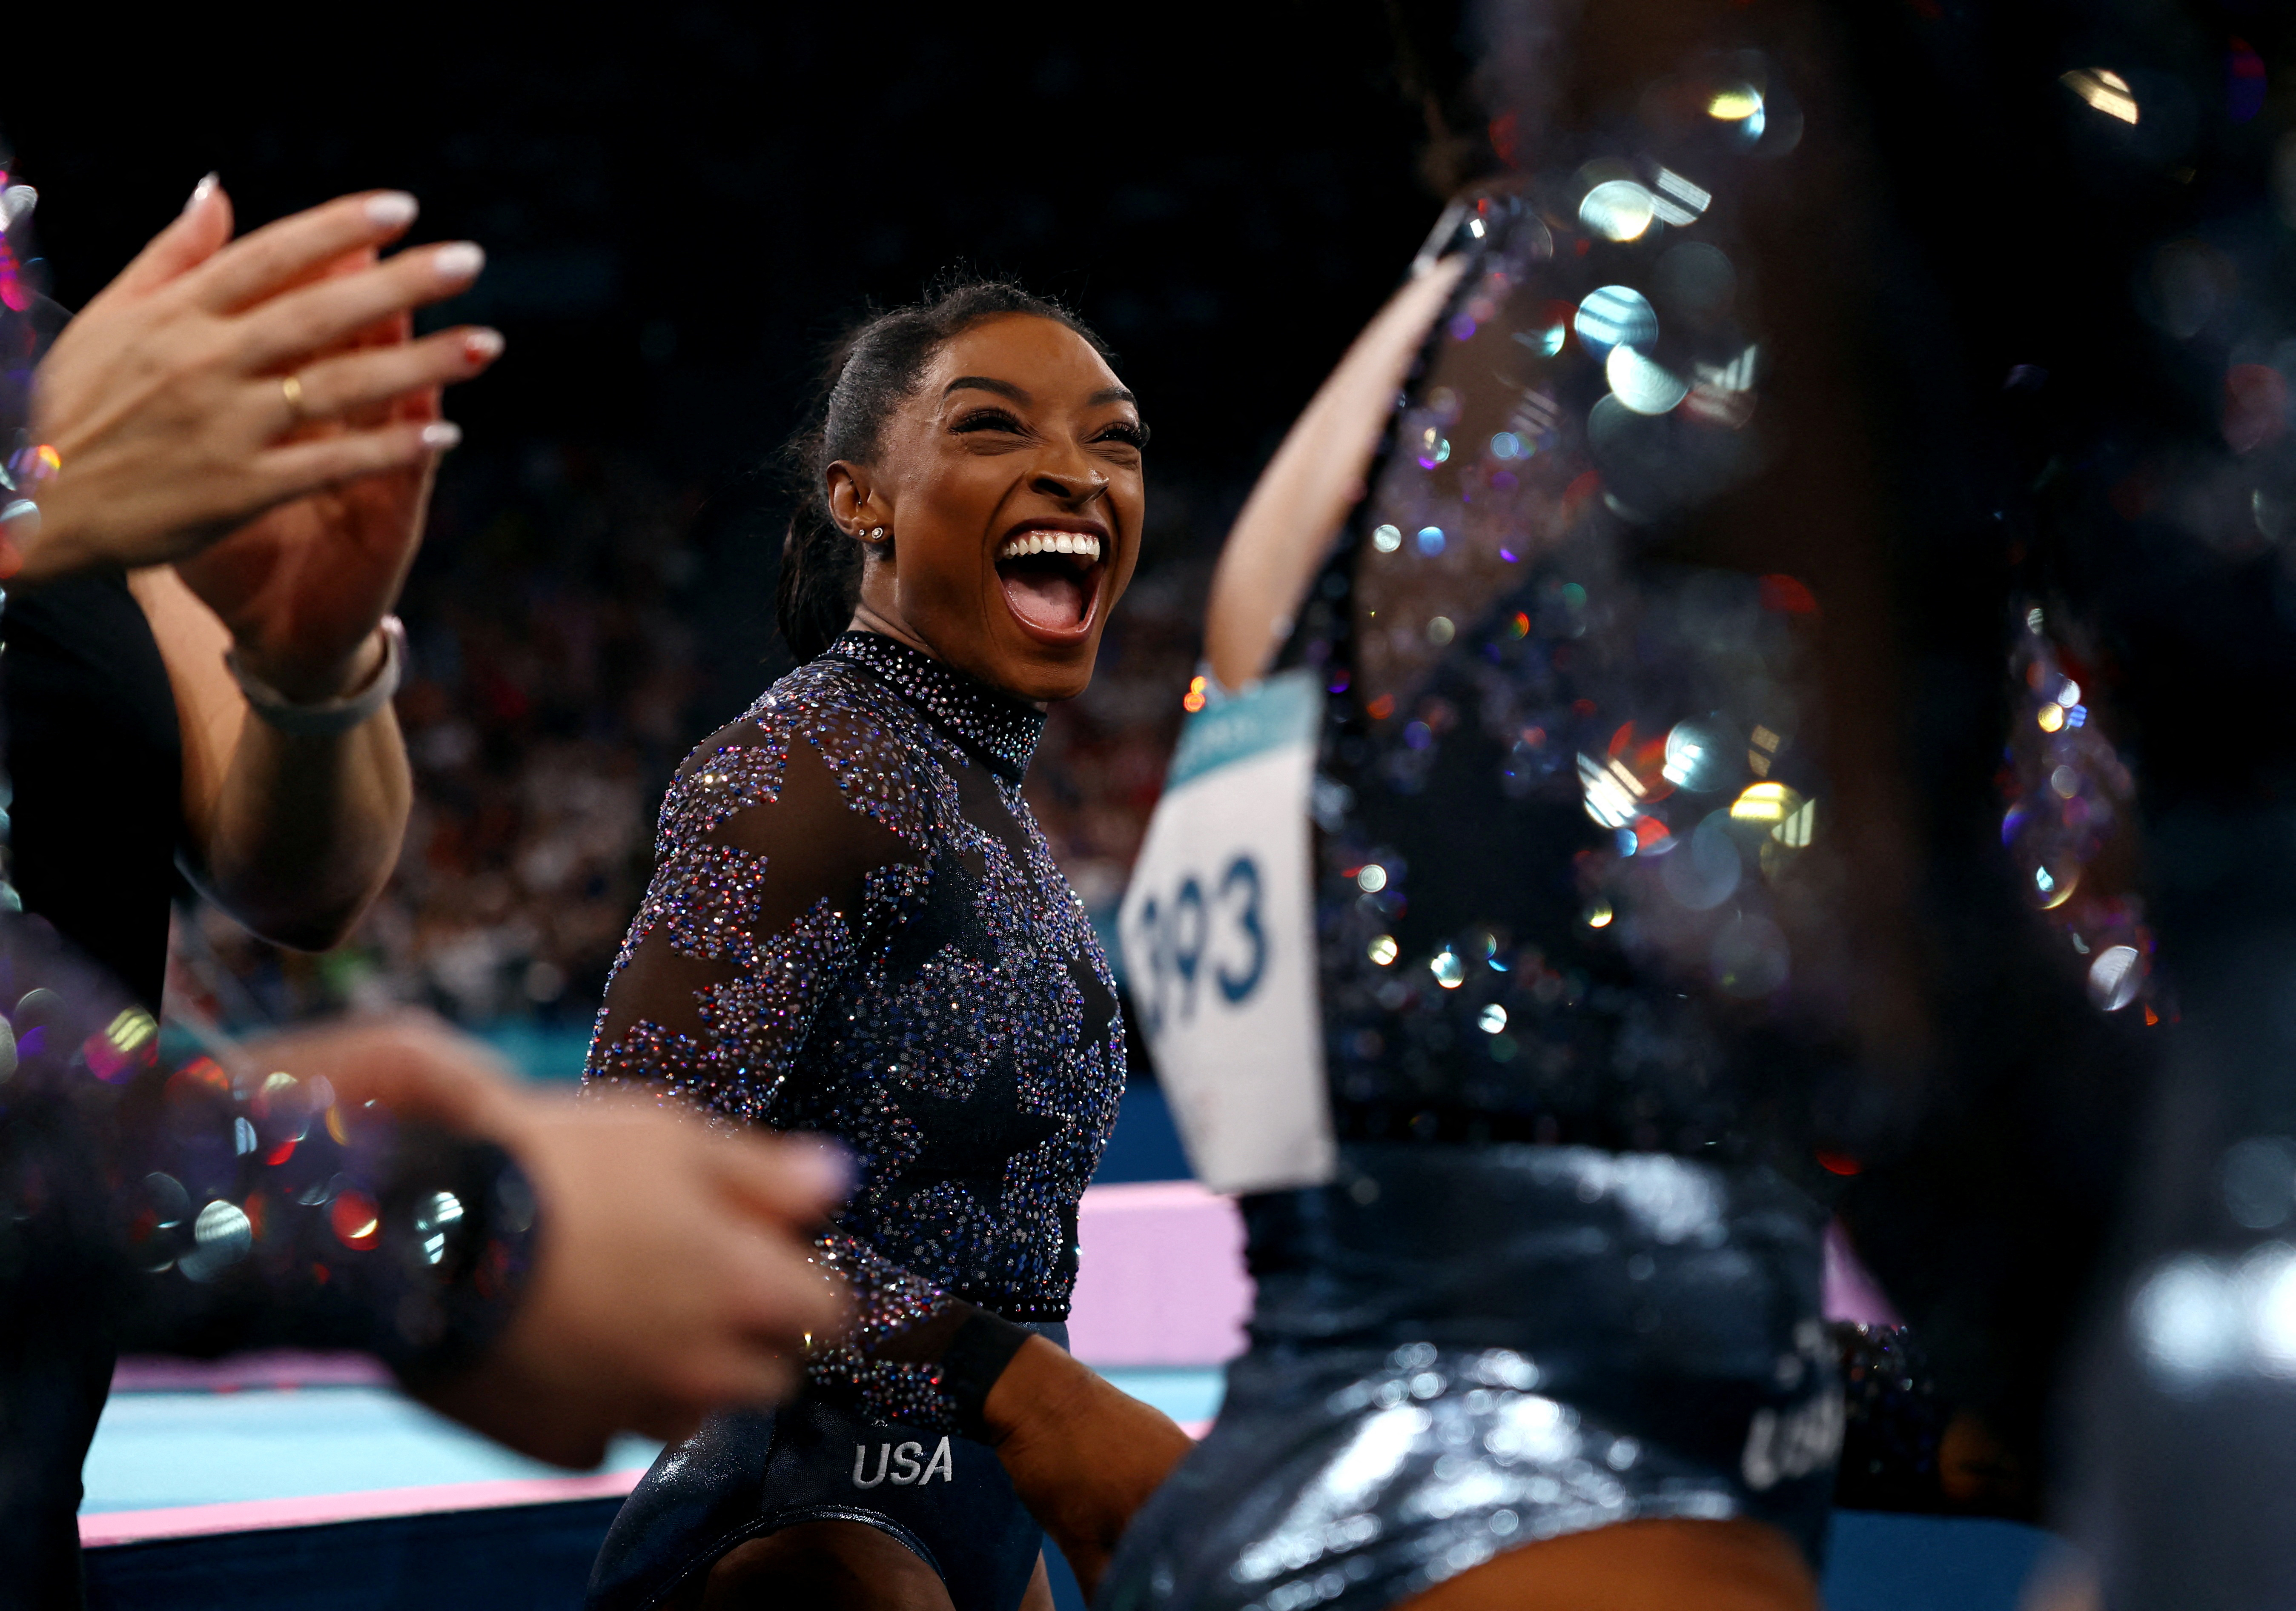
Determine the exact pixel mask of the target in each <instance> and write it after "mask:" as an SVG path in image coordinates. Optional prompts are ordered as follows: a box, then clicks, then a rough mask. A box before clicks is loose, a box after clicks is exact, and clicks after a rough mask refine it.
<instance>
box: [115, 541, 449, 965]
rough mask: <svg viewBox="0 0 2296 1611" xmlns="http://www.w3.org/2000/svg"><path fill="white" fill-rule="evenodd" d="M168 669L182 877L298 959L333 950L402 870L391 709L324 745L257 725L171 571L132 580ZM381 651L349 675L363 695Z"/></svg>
mask: <svg viewBox="0 0 2296 1611" xmlns="http://www.w3.org/2000/svg"><path fill="white" fill-rule="evenodd" d="M129 585H130V586H131V587H132V588H133V590H134V592H135V597H136V601H137V602H138V603H140V604H141V605H142V606H143V613H144V616H145V617H146V618H147V619H148V620H149V621H150V622H151V624H152V634H153V636H154V637H155V638H156V639H157V640H158V642H159V644H160V654H161V656H162V658H164V659H165V660H166V661H167V666H168V682H169V683H170V685H171V686H172V687H173V689H174V691H175V696H176V715H177V717H178V720H179V722H180V724H181V726H182V730H183V736H184V854H185V858H186V861H187V862H188V863H189V867H188V871H190V872H191V874H192V876H193V879H195V880H196V881H197V882H198V883H199V884H200V885H201V887H202V888H203V889H204V890H205V891H206V892H207V893H208V894H209V895H210V896H211V897H212V898H213V899H214V900H215V902H216V903H217V904H218V905H220V906H222V907H223V908H224V909H225V911H227V912H230V913H231V914H232V915H233V916H234V917H235V918H237V919H238V920H240V921H241V922H242V923H245V924H246V925H247V926H248V927H249V928H252V929H253V930H255V931H256V932H257V933H258V934H260V935H261V936H264V937H265V938H266V939H268V940H272V941H275V942H276V943H277V944H279V945H291V946H295V947H297V948H299V949H301V950H307V951H320V950H324V949H325V948H326V947H328V946H330V945H335V944H337V943H339V942H340V940H341V939H342V938H343V936H346V935H347V934H348V933H349V932H350V929H351V927H352V925H353V924H355V923H356V922H357V920H358V919H359V917H360V915H361V914H362V913H363V912H365V910H366V908H367V906H368V904H370V903H371V902H373V899H374V897H375V896H376V895H378V894H380V893H381V889H382V887H383V885H384V883H385V882H387V881H388V880H389V877H390V872H391V869H392V868H393V867H394V866H396V865H397V863H398V848H399V844H400V841H401V840H402V838H404V837H405V834H406V817H407V812H408V809H409V806H410V805H411V804H412V801H413V797H414V786H413V780H412V778H411V777H410V775H409V773H408V769H407V765H406V744H405V742H404V740H402V739H401V738H400V735H399V731H398V718H397V716H394V715H393V714H392V712H391V710H390V707H389V706H388V705H386V706H385V707H383V708H382V709H381V710H380V711H378V712H377V713H376V714H375V716H374V717H373V719H372V720H370V721H367V722H365V723H363V724H360V725H359V726H357V727H356V728H353V729H352V730H351V731H350V732H345V733H340V734H336V735H332V736H329V737H324V738H311V737H301V736H297V735H293V734H290V733H285V732H280V731H279V730H278V729H277V728H275V727H273V726H271V725H269V724H266V723H265V722H263V721H261V720H260V719H258V717H257V716H255V715H254V714H253V713H252V712H251V711H250V709H249V708H248V704H247V699H246V698H245V696H244V695H242V693H241V692H240V690H239V686H238V684H237V683H234V681H233V680H232V677H231V674H230V672H229V671H228V670H226V669H225V666H224V660H223V657H224V651H225V650H226V649H227V648H229V647H230V642H231V640H230V635H229V634H227V633H226V632H225V630H224V627H223V624H222V622H220V621H219V620H217V618H216V617H215V615H214V613H213V612H212V611H210V610H209V609H207V607H206V606H205V605H203V604H201V602H200V601H198V600H197V599H195V598H193V596H192V594H191V592H190V590H189V589H188V588H186V587H185V586H184V585H183V583H182V582H181V580H179V579H178V578H177V577H176V575H175V573H174V572H172V571H168V570H149V571H139V572H137V573H136V574H135V576H134V577H131V578H130V584H129ZM380 656H381V648H380V644H379V642H377V643H373V644H370V645H368V646H367V647H366V648H365V650H363V651H362V652H361V654H360V655H359V656H358V657H357V658H356V659H355V660H354V661H353V663H352V665H351V666H349V667H348V668H347V671H346V675H345V682H346V683H347V685H348V686H349V687H352V688H357V687H361V686H364V685H365V683H367V682H368V681H370V680H371V679H372V678H373V675H374V674H375V672H376V671H377V669H378V668H379V666H380Z"/></svg>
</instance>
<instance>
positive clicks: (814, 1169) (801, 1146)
mask: <svg viewBox="0 0 2296 1611" xmlns="http://www.w3.org/2000/svg"><path fill="white" fill-rule="evenodd" d="M789 1141H790V1143H791V1145H790V1164H791V1167H792V1168H794V1169H796V1170H798V1171H799V1173H801V1174H803V1175H805V1176H808V1177H809V1178H808V1180H807V1182H806V1183H807V1184H808V1186H809V1187H811V1189H812V1190H813V1193H814V1195H815V1196H816V1197H823V1198H835V1199H836V1200H837V1201H839V1202H842V1201H844V1200H845V1198H847V1197H849V1196H850V1195H851V1194H852V1190H853V1180H854V1173H853V1155H852V1154H851V1153H849V1152H848V1151H846V1150H845V1149H844V1148H842V1147H840V1146H839V1145H838V1144H837V1143H836V1142H835V1141H831V1140H829V1139H828V1138H827V1137H825V1136H818V1135H792V1136H791V1137H790V1138H789Z"/></svg>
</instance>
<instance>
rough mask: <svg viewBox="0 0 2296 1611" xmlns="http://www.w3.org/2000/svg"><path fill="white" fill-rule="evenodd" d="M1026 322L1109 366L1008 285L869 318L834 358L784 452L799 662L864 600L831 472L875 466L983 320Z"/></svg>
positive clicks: (931, 298) (941, 295)
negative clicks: (946, 357)
mask: <svg viewBox="0 0 2296 1611" xmlns="http://www.w3.org/2000/svg"><path fill="white" fill-rule="evenodd" d="M1008 314H1027V315H1033V316H1035V317H1037V318H1039V319H1050V320H1052V321H1054V323H1058V324H1062V325H1065V326H1067V327H1068V328H1069V329H1070V330H1072V331H1075V332H1076V333H1077V334H1078V335H1079V336H1081V337H1083V338H1084V339H1086V340H1087V341H1088V342H1090V343H1091V344H1092V348H1093V350H1094V351H1095V352H1097V353H1098V354H1100V356H1102V357H1103V358H1111V357H1112V356H1113V355H1112V354H1111V353H1110V351H1109V349H1108V347H1107V344H1106V343H1104V342H1103V341H1102V340H1101V339H1100V338H1099V337H1098V336H1096V335H1095V334H1094V333H1093V332H1092V331H1091V330H1089V329H1088V328H1087V326H1086V325H1085V323H1084V322H1083V321H1082V320H1080V319H1078V317H1077V316H1076V315H1074V314H1072V313H1070V311H1069V310H1068V309H1067V308H1065V307H1062V306H1061V305H1060V304H1059V303H1057V302H1054V301H1052V300H1050V299H1049V298H1044V297H1038V296H1034V295H1031V294H1030V293H1029V292H1028V291H1027V290H1022V289H1021V287H1020V286H1019V285H1018V284H1016V283H1014V282H1012V281H1010V280H990V279H980V278H964V279H952V280H947V281H944V282H941V283H940V284H939V285H938V286H936V287H935V288H934V289H932V290H930V291H929V292H928V293H927V294H926V296H925V297H924V298H923V299H922V301H918V302H914V303H911V304H910V305H908V306H907V307H895V308H889V309H887V310H885V311H883V312H881V313H876V314H873V315H870V316H869V317H867V318H866V319H864V320H863V321H862V322H861V323H859V324H857V326H855V327H854V328H853V329H852V330H850V331H847V332H846V334H845V336H844V338H843V339H841V340H840V341H839V342H838V343H837V345H836V346H835V347H834V348H832V350H831V353H830V357H829V362H828V364H826V366H825V367H824V371H823V373H822V377H821V384H820V388H819V390H818V392H817V394H816V397H815V399H814V403H813V406H812V408H811V409H810V410H809V411H808V419H807V422H806V424H805V426H804V427H803V429H800V430H799V432H798V434H797V435H796V436H795V437H793V438H791V440H790V443H789V446H787V447H786V448H785V449H784V450H783V458H784V462H785V464H786V467H787V470H788V473H789V477H790V480H791V484H792V486H791V490H792V491H793V492H795V494H796V495H797V500H798V502H797V507H796V510H795V511H794V512H792V513H791V516H790V523H789V531H788V533H787V535H786V536H783V539H782V568H781V579H780V581H779V582H778V583H777V584H776V585H775V589H774V618H775V624H776V625H778V626H780V628H781V634H782V638H783V641H784V642H787V643H788V645H789V647H790V651H791V653H792V654H794V655H795V656H796V657H797V658H798V659H799V661H800V662H803V661H806V660H810V659H813V658H816V656H818V655H820V654H821V653H822V652H823V651H824V650H826V649H828V647H829V646H830V645H831V644H832V643H833V642H836V641H837V635H838V634H840V633H841V632H843V631H844V630H845V628H846V626H847V625H848V624H849V622H850V621H851V620H852V619H853V610H854V607H855V606H856V605H857V603H858V602H859V601H860V597H861V544H859V543H857V542H856V541H855V540H854V539H853V538H852V537H851V536H848V535H847V534H846V532H845V531H844V530H843V528H841V527H840V526H839V525H838V524H837V522H836V520H835V519H833V518H832V516H831V514H830V511H829V491H828V470H829V467H830V466H831V465H832V464H834V463H836V462H838V461H839V460H840V459H842V460H846V461H848V462H852V463H857V464H866V463H868V462H870V461H871V460H873V458H875V456H876V454H877V449H878V446H879V438H881V436H882V435H883V432H884V426H885V421H887V420H889V419H890V418H891V417H892V416H893V413H894V412H895V411H896V410H898V408H899V407H900V406H901V405H902V404H904V403H906V401H908V399H909V397H910V396H911V395H912V394H913V393H914V391H915V390H916V388H917V383H918V381H919V380H921V379H922V377H923V374H924V372H925V368H926V366H927V365H928V364H931V362H932V361H933V358H934V356H936V355H937V354H939V351H940V349H941V348H943V347H944V346H946V345H947V343H948V342H950V341H951V340H953V339H955V338H956V337H958V336H960V335H962V334H964V332H965V331H968V330H970V329H972V327H973V326H974V325H976V324H979V323H982V322H983V321H984V320H988V319H995V318H1001V317H1003V316H1005V315H1008Z"/></svg>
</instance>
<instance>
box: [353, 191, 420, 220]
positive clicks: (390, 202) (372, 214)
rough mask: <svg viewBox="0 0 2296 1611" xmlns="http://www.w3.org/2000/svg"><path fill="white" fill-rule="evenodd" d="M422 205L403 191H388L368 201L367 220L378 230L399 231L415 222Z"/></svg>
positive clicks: (370, 197)
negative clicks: (399, 227)
mask: <svg viewBox="0 0 2296 1611" xmlns="http://www.w3.org/2000/svg"><path fill="white" fill-rule="evenodd" d="M420 210H421V205H420V204H419V203H418V202H417V201H416V200H414V197H412V196H410V195H408V194H407V193H406V192H405V191H403V190H387V191H384V192H382V193H381V195H376V196H369V197H368V198H367V199H366V220H367V222H368V223H370V224H372V225H374V226H375V227H376V228H377V229H397V228H398V226H399V225H403V224H412V223H414V215H415V214H416V213H417V212H418V211H420Z"/></svg>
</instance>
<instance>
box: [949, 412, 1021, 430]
mask: <svg viewBox="0 0 2296 1611" xmlns="http://www.w3.org/2000/svg"><path fill="white" fill-rule="evenodd" d="M948 429H949V430H950V431H951V433H953V434H955V435H958V436H963V435H965V434H967V433H970V432H972V431H976V430H1004V431H1010V432H1012V433H1013V435H1014V436H1019V435H1021V434H1022V428H1021V421H1019V420H1018V419H1017V418H1015V417H1014V416H1013V414H1012V413H1009V412H1007V411H1006V410H1005V409H1002V408H976V409H974V410H973V411H972V413H968V414H965V415H964V416H962V417H961V418H959V419H958V420H957V421H956V422H955V424H953V425H951V426H950V427H949V428H948Z"/></svg>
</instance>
